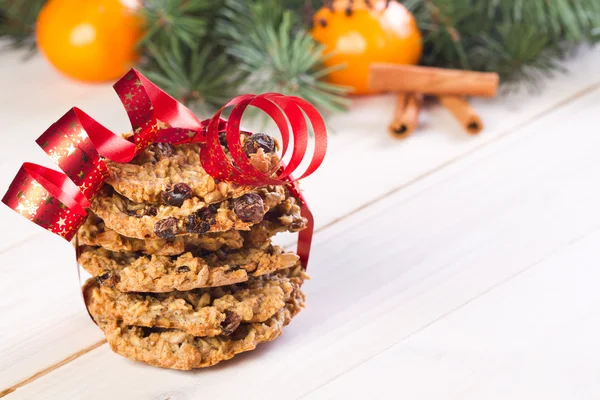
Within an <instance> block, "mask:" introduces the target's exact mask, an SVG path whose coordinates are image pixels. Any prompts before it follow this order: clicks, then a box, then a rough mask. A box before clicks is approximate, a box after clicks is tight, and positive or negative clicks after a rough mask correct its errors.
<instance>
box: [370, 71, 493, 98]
mask: <svg viewBox="0 0 600 400" xmlns="http://www.w3.org/2000/svg"><path fill="white" fill-rule="evenodd" d="M369 70H370V71H369V87H370V89H371V90H373V91H375V92H386V91H387V92H414V93H424V94H434V95H446V94H454V95H462V96H483V97H493V96H495V95H496V91H497V89H498V83H499V81H500V79H499V77H498V74H496V73H492V72H475V71H464V70H458V69H445V68H434V67H421V66H417V65H400V64H383V63H374V64H371V66H370V67H369Z"/></svg>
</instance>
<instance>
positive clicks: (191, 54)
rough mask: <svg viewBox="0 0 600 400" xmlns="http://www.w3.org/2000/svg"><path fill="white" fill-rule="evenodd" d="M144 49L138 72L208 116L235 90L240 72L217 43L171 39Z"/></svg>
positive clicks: (234, 92) (235, 92)
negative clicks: (190, 44) (192, 45)
mask: <svg viewBox="0 0 600 400" xmlns="http://www.w3.org/2000/svg"><path fill="white" fill-rule="evenodd" d="M146 52H147V53H146V60H145V62H144V64H143V66H142V73H144V74H145V75H146V76H147V77H148V79H150V80H152V81H153V82H155V83H156V84H157V85H158V86H160V87H161V88H162V89H164V90H165V91H166V92H168V93H169V94H171V95H172V96H173V97H175V98H176V99H178V100H179V101H181V102H183V103H184V104H187V105H188V106H190V107H191V108H193V109H194V110H195V111H196V112H198V113H199V114H203V115H205V116H208V115H209V114H210V113H211V112H212V111H214V109H216V108H218V107H220V106H222V105H223V104H224V103H225V102H227V101H228V100H229V99H231V98H232V97H234V96H235V95H237V94H238V87H239V84H240V74H239V73H238V72H236V71H235V70H234V69H233V67H232V64H231V62H230V61H229V60H228V58H227V55H226V54H224V53H223V52H222V51H220V49H218V48H217V47H214V46H211V45H205V46H203V47H198V48H194V49H190V48H189V47H187V44H185V43H183V42H177V41H174V42H173V43H172V45H171V46H169V48H168V49H164V48H160V47H159V46H157V45H155V44H148V45H147V46H146Z"/></svg>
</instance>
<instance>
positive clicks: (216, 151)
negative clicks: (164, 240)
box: [2, 69, 327, 268]
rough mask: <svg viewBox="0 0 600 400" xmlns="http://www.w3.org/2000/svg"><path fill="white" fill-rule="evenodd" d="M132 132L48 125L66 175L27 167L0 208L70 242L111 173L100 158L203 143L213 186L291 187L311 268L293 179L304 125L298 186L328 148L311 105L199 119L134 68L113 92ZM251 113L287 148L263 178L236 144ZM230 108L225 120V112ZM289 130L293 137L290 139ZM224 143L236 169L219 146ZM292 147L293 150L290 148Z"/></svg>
mask: <svg viewBox="0 0 600 400" xmlns="http://www.w3.org/2000/svg"><path fill="white" fill-rule="evenodd" d="M114 89H115V91H116V93H117V95H118V96H119V99H120V100H121V102H122V103H123V105H124V107H125V110H126V111H127V116H128V118H129V121H130V122H131V126H132V128H133V136H132V137H131V138H129V139H125V138H123V137H122V136H120V135H117V134H114V133H113V132H111V131H110V130H108V129H107V128H105V127H104V126H102V125H101V124H100V123H98V122H97V121H95V120H94V119H93V118H91V117H90V116H89V115H87V114H86V113H84V112H83V111H81V110H80V109H78V108H77V107H73V108H72V109H71V110H69V111H68V112H67V113H66V114H65V115H64V116H63V117H61V118H60V119H59V120H58V121H57V122H55V123H54V124H52V126H50V128H48V129H47V130H46V131H45V132H44V133H43V134H42V135H41V136H40V137H39V138H38V139H37V140H36V142H37V144H38V145H39V146H40V147H41V148H42V149H43V150H44V151H45V152H46V153H47V154H48V156H49V157H50V158H51V159H52V160H53V161H54V162H56V164H57V165H58V166H59V168H60V169H61V170H62V171H63V172H64V173H62V172H58V171H55V170H52V169H49V168H46V167H43V166H40V165H36V164H32V163H24V164H23V166H22V167H21V169H20V170H19V171H18V173H17V175H16V176H15V179H14V180H13V182H12V183H11V185H10V187H9V189H8V191H7V193H6V194H5V196H4V198H3V199H2V202H3V203H5V204H6V205H8V206H9V207H10V208H12V209H13V210H15V211H17V212H18V213H20V214H21V215H23V216H24V217H25V218H27V219H29V220H31V221H33V222H34V223H36V224H38V225H39V226H41V227H43V228H45V229H47V230H49V231H50V232H53V233H55V234H57V235H59V236H61V237H63V238H64V239H66V240H68V241H70V240H71V239H72V238H73V237H74V236H75V234H76V233H77V230H78V229H79V227H80V226H81V225H82V224H83V223H84V221H85V218H86V209H87V208H89V207H90V203H91V201H92V200H93V198H94V196H95V195H96V194H97V193H98V191H99V190H100V188H101V187H102V185H103V184H104V183H105V182H106V180H107V178H108V176H109V171H108V167H107V166H106V164H105V163H104V161H103V160H104V159H109V160H111V161H114V162H119V163H126V162H129V161H131V160H132V159H133V158H134V157H135V156H136V155H137V154H139V153H140V152H141V151H143V150H144V149H145V148H147V147H148V146H149V145H151V144H152V143H155V142H162V143H171V144H183V143H199V144H201V145H202V146H201V150H200V154H199V157H200V161H201V163H202V166H203V168H204V169H205V170H206V172H207V173H208V174H210V175H211V176H212V177H214V178H215V179H220V180H223V181H229V182H235V183H238V184H240V185H254V186H264V185H288V187H289V189H290V191H291V193H292V194H293V195H294V196H295V197H296V198H297V199H298V201H299V203H300V207H301V210H302V216H303V217H305V218H307V219H308V226H307V228H306V229H304V230H303V231H301V232H300V233H299V236H298V255H299V256H300V260H301V262H302V265H303V266H304V268H306V265H307V263H308V255H309V253H310V245H311V241H312V234H313V227H314V221H313V217H312V213H311V212H310V209H309V208H308V205H307V204H306V201H305V199H304V197H303V196H302V193H301V192H300V190H299V188H298V186H297V183H296V181H297V180H296V179H294V178H293V177H292V173H293V172H294V171H295V170H297V169H298V167H299V166H300V164H301V163H302V161H303V159H304V156H305V154H306V151H307V147H308V126H307V123H306V120H308V121H309V122H310V124H311V126H312V128H313V132H314V138H315V147H314V152H313V155H312V159H311V161H310V163H309V164H308V167H307V168H306V170H305V171H304V173H303V174H302V175H301V176H300V177H299V178H298V179H302V178H305V177H307V176H308V175H310V174H312V173H313V172H314V171H315V170H316V169H317V168H318V167H319V166H320V165H321V163H322V162H323V158H324V157H325V152H326V148H327V134H326V128H325V123H324V121H323V119H322V117H321V116H320V115H319V113H318V112H317V110H316V109H315V108H314V107H313V106H312V105H310V104H309V103H308V102H306V101H304V100H302V99H300V98H298V97H293V96H283V95H281V94H277V93H265V94H261V95H252V94H246V95H241V96H238V97H235V98H234V99H232V100H231V101H229V102H228V103H227V104H225V105H224V106H223V107H222V108H221V109H220V110H219V111H218V112H217V113H216V114H215V115H214V116H213V117H212V118H210V119H208V120H204V121H200V120H198V118H196V116H195V115H194V113H193V112H192V111H191V110H190V109H188V108H187V107H185V106H184V105H183V104H181V103H179V102H178V101H177V100H175V99H174V98H172V97H171V96H169V95H168V94H166V93H165V92H164V91H162V90H161V89H160V88H158V87H157V86H156V85H154V84H153V83H152V82H150V81H149V80H148V79H147V78H146V77H144V76H143V75H142V74H140V73H139V72H138V71H136V70H135V69H131V70H130V71H129V72H128V73H127V74H126V75H125V76H124V77H123V78H121V79H120V80H119V81H118V82H117V83H115V85H114ZM248 106H252V107H255V108H258V109H260V110H262V111H263V112H265V113H266V114H267V115H268V116H269V117H270V118H271V119H272V120H273V121H274V122H275V124H276V125H277V127H278V129H279V131H280V133H281V138H282V157H281V159H284V158H285V157H286V155H287V153H288V151H290V149H291V156H290V161H289V162H288V163H287V165H285V164H283V163H282V162H280V165H278V166H276V167H275V168H274V169H273V170H272V171H268V172H266V173H264V172H261V171H259V170H258V169H256V168H255V167H254V166H253V165H252V164H251V163H250V160H249V159H248V156H247V155H246V154H245V152H244V150H243V148H242V145H241V143H240V139H239V138H240V134H241V130H240V123H241V119H242V115H243V113H244V111H245V110H246V108H247V107H248ZM227 107H233V109H232V111H231V114H230V116H229V118H228V119H227V120H224V119H222V118H221V114H222V112H223V110H224V109H225V108H227ZM290 128H291V133H290ZM221 132H226V141H227V145H228V148H229V152H230V154H231V158H232V159H233V162H232V161H231V160H230V159H229V158H228V157H227V155H226V154H225V152H224V151H223V148H222V147H221V143H220V140H219V134H220V133H221ZM290 143H292V144H293V146H290Z"/></svg>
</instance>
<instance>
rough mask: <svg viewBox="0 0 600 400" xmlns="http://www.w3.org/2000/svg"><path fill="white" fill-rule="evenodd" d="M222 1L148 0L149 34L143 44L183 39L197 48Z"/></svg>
mask: <svg viewBox="0 0 600 400" xmlns="http://www.w3.org/2000/svg"><path fill="white" fill-rule="evenodd" d="M221 3H222V1H221V0H144V3H143V6H144V7H143V8H142V9H141V13H142V17H143V19H144V21H145V22H146V34H145V35H144V37H143V38H142V40H141V41H140V46H142V47H143V46H145V45H146V44H149V43H153V44H154V45H156V46H158V47H163V46H164V47H165V48H167V47H168V46H171V45H172V44H173V43H174V42H177V41H181V42H183V43H185V44H186V45H187V46H188V47H190V48H194V47H196V46H197V45H198V44H199V41H200V39H202V38H204V37H205V36H206V34H207V32H208V30H209V28H210V25H211V20H213V19H214V10H215V9H218V8H219V7H220V6H221Z"/></svg>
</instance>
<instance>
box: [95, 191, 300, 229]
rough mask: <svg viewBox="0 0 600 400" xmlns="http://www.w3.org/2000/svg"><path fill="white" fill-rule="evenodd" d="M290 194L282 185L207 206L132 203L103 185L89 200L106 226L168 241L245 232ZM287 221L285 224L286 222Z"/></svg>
mask: <svg viewBox="0 0 600 400" xmlns="http://www.w3.org/2000/svg"><path fill="white" fill-rule="evenodd" d="M289 197H290V194H289V193H288V191H287V190H286V188H285V187H283V186H267V187H264V188H260V189H255V190H254V191H253V192H251V193H247V194H244V195H242V196H240V197H237V198H235V199H230V200H225V201H223V202H221V203H217V204H207V203H204V202H202V201H200V200H199V199H198V198H197V197H192V198H189V199H186V200H185V201H184V202H183V203H182V204H181V206H170V205H159V206H156V207H155V206H151V205H147V204H143V203H134V202H132V201H131V200H129V199H127V198H125V197H123V196H121V195H120V194H118V193H117V192H115V191H113V190H112V189H111V188H110V186H105V187H104V188H103V189H102V190H101V191H100V193H98V195H97V196H96V197H95V198H94V200H93V201H92V207H91V209H92V211H93V212H94V213H95V214H96V215H98V216H99V217H100V218H101V219H102V220H103V221H104V224H105V225H106V227H108V228H110V229H112V230H114V231H116V232H118V233H120V234H121V235H124V236H128V237H132V238H137V239H157V238H158V239H169V238H172V237H175V236H178V235H185V234H204V233H208V232H223V231H228V230H231V229H235V230H249V229H250V226H252V225H254V224H257V223H259V222H260V221H262V220H263V218H264V216H265V213H267V212H269V211H270V210H271V209H273V208H274V207H276V206H278V205H279V204H282V203H285V202H286V198H289ZM286 222H287V221H286Z"/></svg>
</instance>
